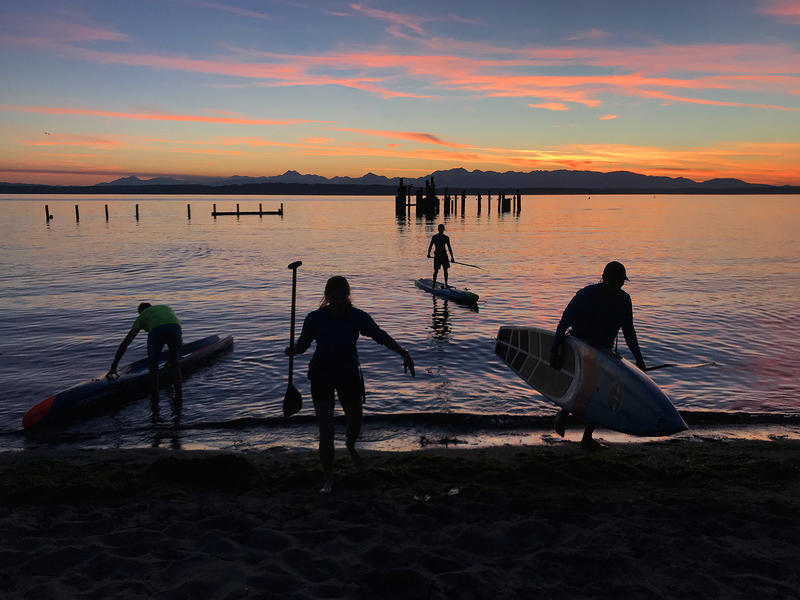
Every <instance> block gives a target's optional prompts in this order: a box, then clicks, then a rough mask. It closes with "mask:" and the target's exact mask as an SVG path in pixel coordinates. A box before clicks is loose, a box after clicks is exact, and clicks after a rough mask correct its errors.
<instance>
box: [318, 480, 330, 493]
mask: <svg viewBox="0 0 800 600" xmlns="http://www.w3.org/2000/svg"><path fill="white" fill-rule="evenodd" d="M332 489H333V480H332V479H326V480H325V483H323V484H322V487H321V488H319V493H320V494H322V495H323V496H327V495H328V494H330V493H331V490H332Z"/></svg>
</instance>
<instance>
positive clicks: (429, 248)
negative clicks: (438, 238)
mask: <svg viewBox="0 0 800 600" xmlns="http://www.w3.org/2000/svg"><path fill="white" fill-rule="evenodd" d="M431 248H433V238H431V243H430V244H428V258H430V257H431Z"/></svg>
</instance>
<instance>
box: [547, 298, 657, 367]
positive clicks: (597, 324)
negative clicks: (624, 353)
mask: <svg viewBox="0 0 800 600" xmlns="http://www.w3.org/2000/svg"><path fill="white" fill-rule="evenodd" d="M569 327H572V335H574V336H575V337H579V338H581V339H582V340H586V341H587V342H589V343H590V344H593V345H595V346H598V347H600V348H605V349H607V350H611V349H612V348H613V347H614V340H616V338H617V332H619V330H620V328H622V332H623V333H624V334H625V342H626V343H627V344H628V348H630V350H631V352H632V353H633V355H634V357H636V360H637V361H641V360H642V352H641V350H640V349H639V341H638V340H637V339H636V330H635V329H634V328H633V306H632V304H631V297H630V296H629V295H628V293H627V292H624V291H622V290H621V289H620V290H614V291H612V292H611V293H609V291H608V290H607V289H606V288H604V286H603V284H602V283H595V284H593V285H588V286H586V287H585V288H583V289H582V290H579V291H578V293H577V294H575V297H574V298H573V299H572V300H570V303H569V304H568V305H567V308H565V309H564V314H563V315H562V316H561V321H559V323H558V328H557V329H556V336H555V339H554V340H553V347H552V350H551V352H556V351H558V349H559V347H560V345H561V343H562V342H563V341H564V336H565V335H566V333H567V329H568V328H569Z"/></svg>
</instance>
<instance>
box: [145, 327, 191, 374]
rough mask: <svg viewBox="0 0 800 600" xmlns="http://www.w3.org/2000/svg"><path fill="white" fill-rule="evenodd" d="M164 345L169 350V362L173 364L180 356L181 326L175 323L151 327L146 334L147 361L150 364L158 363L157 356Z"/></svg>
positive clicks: (181, 342)
mask: <svg viewBox="0 0 800 600" xmlns="http://www.w3.org/2000/svg"><path fill="white" fill-rule="evenodd" d="M164 344H166V345H167V348H169V360H170V362H173V363H175V364H177V363H178V359H179V357H180V355H181V345H182V344H183V333H182V332H181V326H180V325H178V324H177V323H167V324H165V325H159V326H157V327H153V328H152V329H151V330H150V332H149V333H148V334H147V359H148V360H149V361H150V363H151V364H152V363H154V362H155V363H157V362H158V355H159V354H161V349H162V348H163V347H164Z"/></svg>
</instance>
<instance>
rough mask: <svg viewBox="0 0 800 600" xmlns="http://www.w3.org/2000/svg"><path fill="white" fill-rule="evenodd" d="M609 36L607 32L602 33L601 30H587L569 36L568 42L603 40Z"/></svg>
mask: <svg viewBox="0 0 800 600" xmlns="http://www.w3.org/2000/svg"><path fill="white" fill-rule="evenodd" d="M610 35H611V34H610V33H609V32H608V31H603V30H602V29H594V28H593V29H589V30H588V31H579V32H578V33H575V34H573V35H571V36H569V37H568V38H567V39H568V40H604V39H606V38H608V37H609V36H610Z"/></svg>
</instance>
